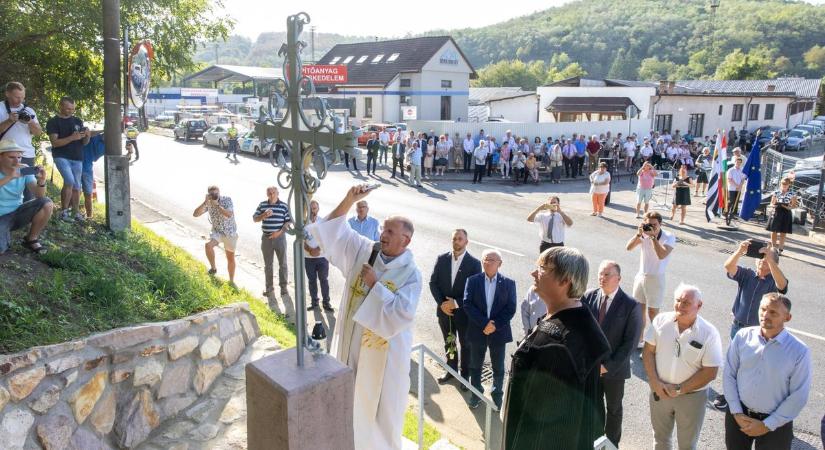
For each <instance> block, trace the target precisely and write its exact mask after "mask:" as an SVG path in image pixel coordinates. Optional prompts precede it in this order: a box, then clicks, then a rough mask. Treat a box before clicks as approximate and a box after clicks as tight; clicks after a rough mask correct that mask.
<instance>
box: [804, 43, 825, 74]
mask: <svg viewBox="0 0 825 450" xmlns="http://www.w3.org/2000/svg"><path fill="white" fill-rule="evenodd" d="M803 59H804V60H805V66H806V67H807V68H808V69H810V70H812V71H815V72H817V73H819V74H820V75H821V74H822V73H823V72H825V47H822V46H819V45H814V46H813V47H811V48H810V49H808V51H807V52H805V54H804V55H803Z"/></svg>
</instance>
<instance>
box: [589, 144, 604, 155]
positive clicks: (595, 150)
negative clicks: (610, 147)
mask: <svg viewBox="0 0 825 450" xmlns="http://www.w3.org/2000/svg"><path fill="white" fill-rule="evenodd" d="M601 148H602V146H601V144H599V142H598V141H590V142H588V143H587V152H588V153H590V154H591V155H595V154H597V153H599V150H600V149H601Z"/></svg>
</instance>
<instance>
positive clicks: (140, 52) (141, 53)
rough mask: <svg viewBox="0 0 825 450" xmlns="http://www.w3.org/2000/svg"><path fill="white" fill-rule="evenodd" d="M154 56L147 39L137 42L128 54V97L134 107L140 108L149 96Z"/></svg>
mask: <svg viewBox="0 0 825 450" xmlns="http://www.w3.org/2000/svg"><path fill="white" fill-rule="evenodd" d="M154 57H155V53H154V50H152V44H151V43H150V42H149V41H143V42H139V43H138V44H136V45H135V46H134V47H133V48H132V53H131V54H130V55H129V77H128V78H129V98H131V99H132V104H133V105H135V108H142V107H143V105H144V104H146V99H147V98H148V97H149V81H150V80H151V71H152V59H153V58H154Z"/></svg>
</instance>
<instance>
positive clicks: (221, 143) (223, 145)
mask: <svg viewBox="0 0 825 450" xmlns="http://www.w3.org/2000/svg"><path fill="white" fill-rule="evenodd" d="M218 147H219V148H220V149H221V150H223V149H225V148H226V144H224V143H223V139H219V140H218Z"/></svg>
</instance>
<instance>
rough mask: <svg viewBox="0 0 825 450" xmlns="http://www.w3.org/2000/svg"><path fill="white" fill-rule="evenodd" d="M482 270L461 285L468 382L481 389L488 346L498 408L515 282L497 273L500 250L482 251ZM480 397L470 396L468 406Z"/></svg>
mask: <svg viewBox="0 0 825 450" xmlns="http://www.w3.org/2000/svg"><path fill="white" fill-rule="evenodd" d="M481 267H482V270H483V272H482V273H479V274H477V275H473V276H471V277H470V278H468V279H467V286H466V287H465V289H464V312H465V313H466V314H467V318H468V319H469V324H468V326H467V341H468V342H469V343H470V382H471V383H472V385H473V387H474V388H476V389H478V390H479V391H480V392H484V389H482V387H481V363H482V362H484V356H485V354H486V353H487V349H490V363H491V365H492V366H493V391H492V393H491V394H492V397H493V402H494V403H495V404H496V406H498V407H499V409H500V408H501V399H502V396H503V394H504V388H503V387H504V348H505V346H506V345H507V343H508V342H512V341H513V333H512V332H511V331H510V320H511V319H512V318H513V316H514V315H515V314H516V283H515V281H513V280H511V279H510V278H507V277H505V276H504V275H502V274H500V273H498V269H499V267H501V254H500V253H499V252H498V251H496V250H493V249H487V250H485V251H484V253H482V254H481ZM480 403H481V400H480V399H479V398H478V397H476V396H475V395H473V396H471V397H470V408H473V409H475V408H477V407H478V405H479V404H480Z"/></svg>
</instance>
